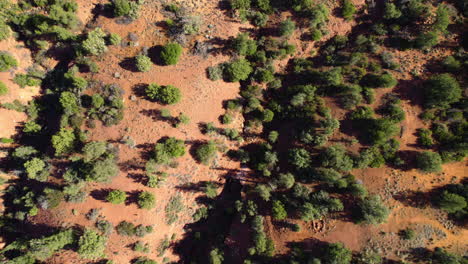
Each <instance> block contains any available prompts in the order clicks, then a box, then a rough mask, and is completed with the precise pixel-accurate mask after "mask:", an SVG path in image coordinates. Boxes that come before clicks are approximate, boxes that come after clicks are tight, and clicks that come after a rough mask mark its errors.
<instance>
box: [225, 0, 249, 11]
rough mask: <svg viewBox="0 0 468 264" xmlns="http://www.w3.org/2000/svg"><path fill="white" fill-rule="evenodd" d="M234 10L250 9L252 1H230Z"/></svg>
mask: <svg viewBox="0 0 468 264" xmlns="http://www.w3.org/2000/svg"><path fill="white" fill-rule="evenodd" d="M230 4H231V8H232V9H249V8H250V0H230Z"/></svg>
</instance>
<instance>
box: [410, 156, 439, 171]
mask: <svg viewBox="0 0 468 264" xmlns="http://www.w3.org/2000/svg"><path fill="white" fill-rule="evenodd" d="M441 165H442V159H441V157H440V155H439V153H436V152H432V151H424V152H421V153H419V154H418V156H416V168H418V169H419V170H421V171H422V172H424V173H431V172H440V171H442V166H441Z"/></svg>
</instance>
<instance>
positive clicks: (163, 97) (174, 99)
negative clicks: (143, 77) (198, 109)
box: [146, 83, 182, 104]
mask: <svg viewBox="0 0 468 264" xmlns="http://www.w3.org/2000/svg"><path fill="white" fill-rule="evenodd" d="M146 95H147V96H148V97H149V98H150V99H153V100H157V101H159V102H161V103H163V104H176V103H178V102H179V101H180V99H181V98H182V94H181V93H180V90H179V88H177V87H174V86H172V85H167V86H160V85H157V84H155V83H152V84H150V85H148V87H146Z"/></svg>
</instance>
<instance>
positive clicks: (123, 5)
mask: <svg viewBox="0 0 468 264" xmlns="http://www.w3.org/2000/svg"><path fill="white" fill-rule="evenodd" d="M112 5H113V9H114V16H116V17H119V16H126V15H128V14H130V8H131V7H130V1H129V0H113V1H112Z"/></svg>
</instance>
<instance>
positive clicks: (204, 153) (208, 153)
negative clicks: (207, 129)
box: [195, 141, 217, 165]
mask: <svg viewBox="0 0 468 264" xmlns="http://www.w3.org/2000/svg"><path fill="white" fill-rule="evenodd" d="M216 151H217V147H216V143H214V142H213V141H209V142H208V143H206V144H203V145H201V146H200V147H198V148H197V150H196V151H195V158H196V159H197V160H198V161H199V162H201V163H203V164H206V165H207V164H208V163H209V162H210V161H211V160H212V159H213V158H214V157H215V156H216Z"/></svg>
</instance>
